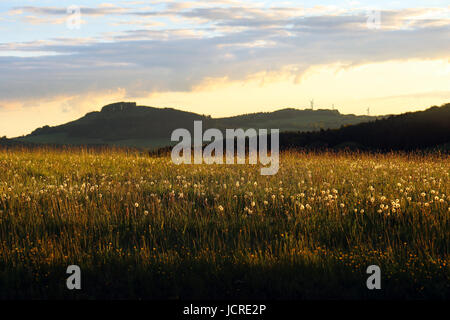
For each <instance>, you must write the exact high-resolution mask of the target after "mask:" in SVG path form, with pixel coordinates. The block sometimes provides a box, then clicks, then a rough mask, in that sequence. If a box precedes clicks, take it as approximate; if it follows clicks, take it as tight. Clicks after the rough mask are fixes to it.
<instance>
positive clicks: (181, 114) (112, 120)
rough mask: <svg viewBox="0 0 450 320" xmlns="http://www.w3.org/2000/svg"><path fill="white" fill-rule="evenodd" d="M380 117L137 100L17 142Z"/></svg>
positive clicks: (159, 140) (315, 125) (310, 125)
mask: <svg viewBox="0 0 450 320" xmlns="http://www.w3.org/2000/svg"><path fill="white" fill-rule="evenodd" d="M378 118H380V117H370V116H356V115H343V114H340V113H339V111H337V110H327V109H322V110H321V109H319V110H310V109H306V110H299V109H293V108H286V109H281V110H278V111H274V112H259V113H252V114H244V115H239V116H233V117H226V118H212V117H210V116H206V115H200V114H196V113H192V112H186V111H181V110H176V109H173V108H154V107H147V106H138V105H137V104H136V103H135V102H117V103H113V104H109V105H106V106H104V107H103V108H102V109H101V111H94V112H89V113H87V114H86V115H85V116H84V117H82V118H80V119H78V120H75V121H71V122H68V123H66V124H63V125H59V126H54V127H50V126H44V127H42V128H38V129H36V130H34V131H33V132H32V133H31V134H29V135H26V136H24V137H19V138H16V139H15V140H17V141H22V142H31V143H43V144H68V145H103V144H105V145H116V146H128V147H143V148H158V147H162V146H167V145H170V144H171V141H170V136H171V133H172V132H173V130H175V129H178V128H186V129H188V130H191V129H192V128H193V122H194V121H195V120H201V121H203V128H204V129H207V128H218V129H220V130H225V129H227V128H243V129H247V128H255V129H270V128H277V129H280V131H282V132H283V131H301V132H304V131H318V130H321V129H330V128H339V127H341V126H343V125H351V124H357V123H361V122H366V121H371V120H375V119H378Z"/></svg>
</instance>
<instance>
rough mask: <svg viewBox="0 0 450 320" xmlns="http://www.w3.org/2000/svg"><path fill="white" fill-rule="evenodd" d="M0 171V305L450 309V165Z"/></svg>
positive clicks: (62, 163) (15, 166)
mask: <svg viewBox="0 0 450 320" xmlns="http://www.w3.org/2000/svg"><path fill="white" fill-rule="evenodd" d="M0 168H1V170H0V288H1V290H0V297H1V298H16V297H19V298H30V297H32V298H71V297H78V298H258V297H260V298H306V299H308V298H310V299H313V298H408V297H409V298H448V297H449V292H450V272H449V271H450V268H449V262H450V261H449V260H450V258H449V248H450V237H449V235H450V203H449V198H448V196H449V193H450V179H449V172H450V160H449V158H448V156H442V155H428V156H414V155H404V154H386V155H379V154H377V155H368V154H359V153H341V154H333V153H321V154H314V153H309V154H308V153H300V152H293V153H284V154H282V155H281V162H280V170H279V172H278V174H276V175H274V176H261V175H260V170H259V169H260V168H259V167H258V166H252V165H181V166H176V165H174V164H172V162H171V159H170V157H149V156H147V155H142V154H139V153H126V152H124V151H120V150H117V151H105V152H87V151H83V150H70V151H57V150H51V149H42V150H34V151H21V150H9V151H0ZM71 264H77V265H79V266H80V267H81V269H82V275H83V278H82V279H83V280H82V281H83V290H81V291H80V292H70V291H69V290H67V289H66V287H65V279H66V277H67V275H66V274H65V270H66V268H67V266H68V265H71ZM371 264H377V265H379V266H380V267H381V270H382V279H383V280H382V284H383V289H382V290H381V291H379V292H371V291H369V290H367V288H366V285H365V281H366V278H367V277H368V275H366V274H365V270H366V268H367V266H369V265H371Z"/></svg>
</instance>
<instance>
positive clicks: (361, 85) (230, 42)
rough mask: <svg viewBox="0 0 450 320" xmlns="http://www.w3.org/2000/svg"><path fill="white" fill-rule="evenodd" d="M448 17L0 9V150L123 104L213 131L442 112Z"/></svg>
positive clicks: (312, 8)
mask: <svg viewBox="0 0 450 320" xmlns="http://www.w3.org/2000/svg"><path fill="white" fill-rule="evenodd" d="M449 39H450V4H449V1H448V0H445V1H440V0H424V1H419V0H416V1H386V0H378V1H332V0H328V1H258V0H248V1H237V0H211V1H196V0H193V1H159V0H154V1H114V2H111V1H110V2H104V1H96V0H89V1H88V0H83V1H77V0H70V1H65V0H58V1H53V0H44V1H42V0H41V1H33V0H29V1H24V0H14V1H9V0H2V1H1V2H0V136H8V137H15V136H19V135H23V134H28V133H30V132H31V131H32V130H34V129H36V128H37V127H41V126H44V125H58V124H62V123H65V122H68V121H72V120H74V119H77V118H80V117H82V116H83V115H84V114H85V113H87V112H90V111H98V110H100V109H101V108H102V106H104V105H106V104H108V103H112V102H118V101H135V102H137V103H138V105H147V106H154V107H172V108H177V109H181V110H186V111H192V112H196V113H200V114H206V115H211V116H213V117H222V116H231V115H237V114H243V113H252V112H261V111H264V112H266V111H274V110H278V109H282V108H287V107H291V108H299V109H304V108H308V107H309V106H310V101H311V100H314V105H315V108H332V106H334V108H336V109H338V110H339V111H340V112H341V113H345V114H349V113H353V114H367V112H369V114H371V115H383V114H398V113H403V112H407V111H417V110H423V109H426V108H427V107H430V106H432V105H442V104H444V103H448V102H450V41H449Z"/></svg>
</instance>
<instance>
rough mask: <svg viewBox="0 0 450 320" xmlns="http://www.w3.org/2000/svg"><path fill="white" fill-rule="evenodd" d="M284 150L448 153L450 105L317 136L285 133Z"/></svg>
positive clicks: (282, 138) (390, 117) (449, 147)
mask: <svg viewBox="0 0 450 320" xmlns="http://www.w3.org/2000/svg"><path fill="white" fill-rule="evenodd" d="M280 145H281V146H282V148H284V149H290V148H292V149H330V148H331V149H344V148H345V149H359V150H377V151H390V150H404V151H414V150H430V149H434V150H436V149H438V150H441V151H445V152H448V151H449V150H450V103H448V104H445V105H442V106H441V107H437V106H433V107H431V108H429V109H427V110H425V111H418V112H408V113H404V114H401V115H394V116H389V117H386V118H384V119H377V120H375V121H370V122H365V123H360V124H356V125H351V126H344V127H342V128H340V129H328V130H321V131H319V132H306V133H305V132H285V133H282V134H281V135H280Z"/></svg>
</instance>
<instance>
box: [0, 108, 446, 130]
mask: <svg viewBox="0 0 450 320" xmlns="http://www.w3.org/2000/svg"><path fill="white" fill-rule="evenodd" d="M118 103H135V104H136V107H144V108H155V109H161V110H164V109H174V110H178V111H183V112H192V113H195V114H198V115H201V116H211V118H212V119H226V118H232V117H238V116H244V115H252V114H258V113H274V112H277V111H282V110H296V111H337V112H338V113H339V114H341V115H355V116H369V117H387V116H392V115H400V114H405V113H407V112H411V111H406V112H402V113H399V114H393V113H392V114H382V115H373V114H369V115H367V114H354V113H342V112H340V111H339V110H338V109H337V108H336V109H332V108H331V107H330V108H323V107H320V106H317V107H315V108H314V109H313V110H312V109H311V108H306V107H305V108H300V107H280V108H277V109H274V110H273V111H259V112H250V113H237V114H234V115H231V116H219V117H214V116H212V115H209V114H200V113H196V112H193V111H189V110H182V109H179V108H176V107H158V106H146V105H143V104H139V103H137V102H135V101H117V102H112V103H110V104H107V105H104V106H101V107H100V108H99V109H98V110H97V109H96V110H91V111H87V112H86V113H85V114H84V115H82V116H81V117H80V118H76V119H72V120H71V121H77V120H79V119H81V118H83V117H85V116H86V115H87V114H88V113H91V112H101V111H102V109H103V108H104V107H106V106H109V105H113V104H118ZM443 105H446V104H443ZM443 105H440V106H428V107H426V108H424V109H420V110H416V112H417V111H425V110H427V109H429V108H431V107H441V106H443ZM66 123H67V122H65V123H60V124H55V125H48V124H44V125H42V126H40V127H36V128H34V129H32V130H31V131H30V132H28V133H25V134H23V135H20V136H14V137H8V136H6V138H8V139H16V138H20V137H24V136H27V135H29V134H31V133H32V132H33V131H35V130H36V129H39V128H42V127H44V126H47V125H48V126H50V127H55V126H59V125H64V124H66ZM0 137H2V135H0Z"/></svg>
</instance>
